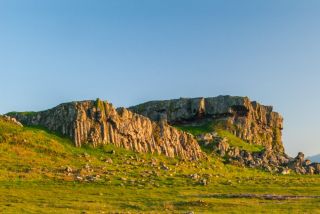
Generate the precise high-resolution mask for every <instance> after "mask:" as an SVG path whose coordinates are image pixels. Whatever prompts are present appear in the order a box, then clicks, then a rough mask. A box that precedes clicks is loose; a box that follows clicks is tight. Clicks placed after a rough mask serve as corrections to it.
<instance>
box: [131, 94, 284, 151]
mask: <svg viewBox="0 0 320 214" xmlns="http://www.w3.org/2000/svg"><path fill="white" fill-rule="evenodd" d="M129 109H130V110H132V111H134V112H136V113H138V114H142V115H144V116H147V117H149V118H150V119H152V120H154V121H167V122H168V123H169V124H172V125H175V124H183V123H192V122H194V121H205V120H211V121H220V122H222V123H223V124H224V128H225V129H226V130H229V131H230V132H232V133H233V134H234V135H236V136H237V137H239V138H241V139H243V140H245V141H247V142H248V143H251V144H257V145H263V146H264V147H265V148H266V149H267V150H273V151H275V152H278V153H284V147H283V144H282V140H281V136H282V129H283V118H282V117H281V116H280V114H278V113H276V112H273V108H272V107H271V106H264V105H261V104H259V103H257V102H251V101H250V100H249V98H247V97H232V96H218V97H210V98H190V99H189V98H180V99H175V100H166V101H151V102H147V103H144V104H140V105H137V106H133V107H130V108H129Z"/></svg>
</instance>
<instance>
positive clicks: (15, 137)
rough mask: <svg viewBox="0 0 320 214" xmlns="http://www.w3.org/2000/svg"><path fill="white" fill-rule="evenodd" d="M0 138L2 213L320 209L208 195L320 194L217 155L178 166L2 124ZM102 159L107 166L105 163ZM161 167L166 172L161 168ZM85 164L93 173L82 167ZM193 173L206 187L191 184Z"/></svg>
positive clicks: (303, 202)
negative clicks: (90, 179)
mask: <svg viewBox="0 0 320 214" xmlns="http://www.w3.org/2000/svg"><path fill="white" fill-rule="evenodd" d="M0 136H1V138H0V139H2V140H1V141H0V163H1V167H0V213H81V212H85V213H103V212H105V213H109V212H120V213H123V212H130V213H186V212H188V211H194V212H195V213H317V212H319V209H320V199H296V200H284V201H274V200H263V199H240V198H233V199H232V198H223V197H213V196H212V195H213V194H217V193H223V194H231V193H232V194H234V193H257V194H266V193H268V194H282V195H313V196H314V195H320V176H319V175H314V176H302V175H287V176H284V175H278V174H270V173H267V172H263V171H260V170H256V169H248V168H241V167H236V166H232V165H225V164H224V163H223V161H222V159H220V158H218V157H209V158H208V159H207V160H202V161H199V162H190V161H179V160H177V159H173V158H168V157H165V156H161V155H151V154H138V153H135V152H132V151H127V150H124V149H121V148H115V147H114V146H113V145H105V146H102V147H99V148H92V147H91V146H85V147H82V148H76V147H74V146H73V143H72V142H71V141H70V140H69V139H67V138H63V137H59V136H57V135H54V134H52V133H49V132H47V131H46V130H42V129H39V128H35V127H33V128H30V127H24V128H21V127H18V126H16V125H14V124H12V123H8V122H4V121H2V120H1V119H0ZM113 150H114V151H115V153H112V152H111V151H113ZM108 158H110V159H112V163H107V162H106V161H104V160H105V159H108ZM152 162H154V163H153V164H152ZM161 163H163V164H165V165H166V166H168V167H169V170H163V169H162V168H161V165H162V164H161ZM86 165H89V166H90V168H91V171H89V172H88V171H86V170H84V168H85V166H86ZM66 166H70V167H71V168H72V169H73V170H74V171H77V173H79V174H80V175H81V176H87V175H97V174H99V175H100V180H98V181H95V182H85V181H82V182H79V181H76V180H75V179H74V176H73V174H75V173H73V174H72V175H68V173H66V172H65V171H64V168H65V167H66ZM195 173H197V174H198V175H199V176H200V177H201V178H206V179H207V180H208V185H207V186H203V185H201V184H200V182H199V180H198V179H192V178H191V177H190V175H191V174H195Z"/></svg>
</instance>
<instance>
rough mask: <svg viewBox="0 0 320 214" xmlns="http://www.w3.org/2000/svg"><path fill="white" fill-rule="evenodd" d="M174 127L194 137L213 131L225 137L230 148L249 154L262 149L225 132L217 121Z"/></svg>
mask: <svg viewBox="0 0 320 214" xmlns="http://www.w3.org/2000/svg"><path fill="white" fill-rule="evenodd" d="M175 127H177V128H178V129H180V130H182V131H185V132H188V133H191V134H192V135H194V136H196V135H200V134H204V133H210V132H213V131H215V132H217V133H218V135H219V136H220V137H226V138H227V139H228V140H229V141H228V143H229V144H230V145H231V146H234V147H238V148H239V149H242V150H246V151H249V152H259V151H262V150H263V149H264V147H263V146H260V145H253V144H249V143H248V142H246V141H244V140H242V139H240V138H238V137H237V136H235V135H234V134H232V133H230V132H229V131H227V130H225V129H224V127H223V125H222V123H220V122H219V121H215V122H206V123H203V124H197V125H177V126H175Z"/></svg>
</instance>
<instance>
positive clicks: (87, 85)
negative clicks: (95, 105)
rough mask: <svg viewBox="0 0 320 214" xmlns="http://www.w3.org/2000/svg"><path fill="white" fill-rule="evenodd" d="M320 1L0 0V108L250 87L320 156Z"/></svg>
mask: <svg viewBox="0 0 320 214" xmlns="http://www.w3.org/2000/svg"><path fill="white" fill-rule="evenodd" d="M319 11H320V1H312V0H308V1H295V0H281V1H279V0H274V1H272V0H269V1H262V0H261V1H260V0H251V1H249V0H242V1H239V0H221V1H214V0H210V1H206V0H202V1H201V0H193V1H192V0H180V1H179V0H176V1H174V0H145V1H142V0H135V1H132V0H114V1H107V0H105V1H102V0H101V1H98V0H90V1H89V0H54V1H53V0H52V1H49V0H38V1H35V0H28V1H24V0H20V1H17V0H0V77H1V79H0V92H1V93H0V100H1V103H0V104H1V105H0V113H6V112H8V111H13V110H15V111H26V110H43V109H47V108H50V107H53V106H55V105H57V104H59V103H61V102H68V101H73V100H84V99H95V98H97V97H100V98H102V99H106V100H108V101H110V102H112V103H113V104H114V105H116V106H130V105H134V104H138V103H140V102H144V101H148V100H154V99H169V98H178V97H198V96H204V97H208V96H217V95H225V94H230V95H240V96H248V97H250V98H251V99H252V100H257V101H259V102H261V103H263V104H267V105H273V106H274V108H275V110H276V111H278V112H280V113H281V114H282V115H283V116H284V118H285V129H284V143H285V147H286V151H287V152H288V153H289V154H291V155H296V153H297V152H298V151H304V152H305V153H306V154H307V155H312V154H317V153H320V142H319V138H318V136H317V134H318V133H319V131H320V130H319V126H318V122H319V121H320V113H319V111H318V109H320V99H319V98H318V93H319V92H320V84H319V81H320V71H319V69H320V60H319V57H320V43H319V38H320V13H319Z"/></svg>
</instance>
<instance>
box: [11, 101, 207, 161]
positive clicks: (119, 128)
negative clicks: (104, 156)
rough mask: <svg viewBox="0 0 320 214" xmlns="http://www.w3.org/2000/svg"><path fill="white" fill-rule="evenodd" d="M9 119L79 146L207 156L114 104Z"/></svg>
mask: <svg viewBox="0 0 320 214" xmlns="http://www.w3.org/2000/svg"><path fill="white" fill-rule="evenodd" d="M9 115H10V116H11V117H14V118H16V119H17V120H19V121H21V122H22V123H23V124H26V125H35V126H43V127H45V128H47V129H49V130H50V131H54V132H59V133H61V134H63V135H65V136H68V137H70V138H71V139H73V141H74V143H75V145H76V146H81V145H82V144H85V143H92V144H93V145H95V146H96V145H99V144H107V143H112V144H114V145H116V146H118V147H123V148H126V149H131V150H134V151H137V152H151V153H157V154H164V155H166V156H169V157H180V158H182V159H190V160H195V159H199V158H201V157H202V156H203V153H202V151H201V149H200V147H199V145H198V143H197V141H196V140H195V139H194V137H193V136H192V135H190V134H188V133H185V132H182V131H179V130H177V129H175V128H173V127H171V126H169V125H167V124H166V123H164V122H159V123H156V122H153V121H151V120H150V119H148V118H147V117H144V116H142V115H138V114H135V113H132V112H131V111H128V110H127V109H125V108H119V109H117V110H116V109H115V108H114V107H113V106H112V104H110V103H107V102H102V101H100V100H97V101H83V102H72V103H65V104H61V105H58V106H57V107H55V108H52V109H50V110H46V111H41V112H33V113H28V114H24V113H10V114H9Z"/></svg>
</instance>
